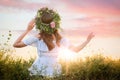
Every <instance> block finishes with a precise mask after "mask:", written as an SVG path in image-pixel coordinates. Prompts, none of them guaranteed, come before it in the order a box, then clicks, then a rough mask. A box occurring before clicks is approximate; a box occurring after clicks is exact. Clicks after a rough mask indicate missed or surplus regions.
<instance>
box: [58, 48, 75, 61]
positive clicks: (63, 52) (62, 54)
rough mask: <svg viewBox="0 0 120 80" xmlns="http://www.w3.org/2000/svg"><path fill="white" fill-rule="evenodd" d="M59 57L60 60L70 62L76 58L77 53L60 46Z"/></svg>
mask: <svg viewBox="0 0 120 80" xmlns="http://www.w3.org/2000/svg"><path fill="white" fill-rule="evenodd" d="M59 59H60V60H62V61H66V62H70V61H76V60H77V53H75V52H73V51H71V50H69V49H67V48H61V49H60V51H59Z"/></svg>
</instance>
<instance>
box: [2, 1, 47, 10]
mask: <svg viewBox="0 0 120 80" xmlns="http://www.w3.org/2000/svg"><path fill="white" fill-rule="evenodd" d="M45 5H46V4H43V3H29V2H26V1H23V0H0V6H3V7H10V8H16V9H28V10H36V9H38V8H40V7H42V6H45Z"/></svg>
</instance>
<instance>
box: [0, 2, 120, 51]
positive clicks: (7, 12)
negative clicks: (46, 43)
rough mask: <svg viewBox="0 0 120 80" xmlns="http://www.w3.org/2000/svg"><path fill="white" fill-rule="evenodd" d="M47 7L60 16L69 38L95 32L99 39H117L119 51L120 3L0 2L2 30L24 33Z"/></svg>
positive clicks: (0, 26)
mask: <svg viewBox="0 0 120 80" xmlns="http://www.w3.org/2000/svg"><path fill="white" fill-rule="evenodd" d="M46 6H47V7H49V8H52V9H54V10H56V11H57V12H58V13H59V14H60V15H61V19H62V21H61V27H62V28H63V29H64V30H65V31H66V32H67V33H68V35H71V36H73V35H75V37H77V36H78V35H80V34H81V35H87V34H88V33H90V32H94V33H95V34H96V37H98V38H117V42H115V44H114V45H115V46H117V50H118V49H120V46H118V44H119V40H120V0H0V30H25V29H26V27H27V24H28V23H29V21H30V20H31V19H32V18H34V16H35V15H36V12H37V10H38V9H39V8H41V7H46ZM108 44H109V43H108ZM115 49H116V48H115ZM115 51H116V50H115ZM117 53H120V50H118V51H117Z"/></svg>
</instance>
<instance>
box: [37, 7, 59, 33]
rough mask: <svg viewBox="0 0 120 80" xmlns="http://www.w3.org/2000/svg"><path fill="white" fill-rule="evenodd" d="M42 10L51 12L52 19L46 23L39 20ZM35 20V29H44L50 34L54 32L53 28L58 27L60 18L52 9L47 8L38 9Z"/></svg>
mask: <svg viewBox="0 0 120 80" xmlns="http://www.w3.org/2000/svg"><path fill="white" fill-rule="evenodd" d="M44 12H48V13H50V14H52V16H53V21H52V22H51V23H50V24H46V23H43V22H42V21H41V16H42V15H43V13H44ZM35 20H36V21H35V24H36V29H38V30H39V31H44V32H46V33H48V34H52V33H54V31H55V30H58V29H60V20H61V18H60V16H59V14H58V13H57V12H55V11H53V10H52V9H48V8H41V9H39V10H38V12H37V16H36V19H35Z"/></svg>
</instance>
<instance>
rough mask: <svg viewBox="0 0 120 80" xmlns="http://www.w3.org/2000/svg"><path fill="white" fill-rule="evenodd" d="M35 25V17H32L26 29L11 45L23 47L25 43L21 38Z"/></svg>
mask: <svg viewBox="0 0 120 80" xmlns="http://www.w3.org/2000/svg"><path fill="white" fill-rule="evenodd" d="M34 25H35V19H32V20H31V21H30V22H29V24H28V27H27V29H26V30H25V32H23V33H22V34H21V35H20V36H19V37H18V39H17V40H16V41H15V42H14V44H13V46H14V47H16V48H21V47H25V46H26V45H25V44H24V43H23V42H22V39H23V38H24V37H25V36H26V35H27V34H28V33H29V32H30V31H31V30H32V29H33V28H34Z"/></svg>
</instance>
